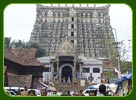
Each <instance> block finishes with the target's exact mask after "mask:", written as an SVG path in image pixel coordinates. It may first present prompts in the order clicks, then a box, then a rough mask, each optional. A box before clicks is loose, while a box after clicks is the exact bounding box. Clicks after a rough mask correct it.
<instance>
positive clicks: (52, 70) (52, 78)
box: [51, 63, 54, 80]
mask: <svg viewBox="0 0 136 100" xmlns="http://www.w3.org/2000/svg"><path fill="white" fill-rule="evenodd" d="M53 72H54V68H53V63H51V80H54V77H53Z"/></svg>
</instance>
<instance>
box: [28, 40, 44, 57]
mask: <svg viewBox="0 0 136 100" xmlns="http://www.w3.org/2000/svg"><path fill="white" fill-rule="evenodd" d="M27 48H35V49H36V57H43V56H45V50H44V49H42V48H41V47H40V45H39V44H38V43H34V42H29V43H28V44H27Z"/></svg>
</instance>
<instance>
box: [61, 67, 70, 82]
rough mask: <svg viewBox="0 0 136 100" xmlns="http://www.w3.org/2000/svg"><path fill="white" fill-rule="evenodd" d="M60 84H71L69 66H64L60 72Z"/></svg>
mask: <svg viewBox="0 0 136 100" xmlns="http://www.w3.org/2000/svg"><path fill="white" fill-rule="evenodd" d="M61 82H62V83H71V82H72V68H71V67H70V66H64V67H63V68H62V71H61Z"/></svg>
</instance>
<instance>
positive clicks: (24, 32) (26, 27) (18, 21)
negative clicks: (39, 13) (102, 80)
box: [4, 4, 132, 61]
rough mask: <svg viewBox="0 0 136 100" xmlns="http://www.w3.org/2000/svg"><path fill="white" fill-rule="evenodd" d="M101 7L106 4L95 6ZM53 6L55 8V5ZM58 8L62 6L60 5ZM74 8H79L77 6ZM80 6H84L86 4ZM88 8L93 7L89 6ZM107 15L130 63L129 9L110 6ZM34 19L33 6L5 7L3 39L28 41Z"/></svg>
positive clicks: (13, 5) (34, 9) (130, 31)
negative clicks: (126, 51)
mask: <svg viewBox="0 0 136 100" xmlns="http://www.w3.org/2000/svg"><path fill="white" fill-rule="evenodd" d="M44 5H45V4H44ZM103 5H107V4H101V5H99V4H96V7H97V6H103ZM53 6H57V4H54V5H53ZM60 6H64V5H63V4H60ZM68 6H71V5H68ZM75 6H79V4H78V5H75ZM82 6H86V4H85V5H82ZM89 6H94V5H92V4H91V5H89ZM109 15H110V20H111V26H112V28H114V29H116V33H117V40H118V41H119V42H121V41H123V43H124V44H125V48H129V46H130V49H129V51H130V52H128V55H127V58H126V59H128V60H130V61H132V50H131V49H132V41H130V42H129V41H128V40H132V11H131V8H130V7H129V6H127V5H126V4H111V7H110V10H109ZM35 19H36V5H35V4H11V5H9V6H7V7H6V8H5V11H4V37H11V38H12V40H24V41H26V42H27V41H29V39H30V36H31V32H32V30H33V25H34V24H35ZM113 33H115V30H113ZM129 43H130V45H129Z"/></svg>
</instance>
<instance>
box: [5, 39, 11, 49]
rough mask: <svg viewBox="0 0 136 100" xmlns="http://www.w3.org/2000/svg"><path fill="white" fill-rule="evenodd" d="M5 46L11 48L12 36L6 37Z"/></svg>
mask: <svg viewBox="0 0 136 100" xmlns="http://www.w3.org/2000/svg"><path fill="white" fill-rule="evenodd" d="M4 48H11V38H10V37H5V38H4Z"/></svg>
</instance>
